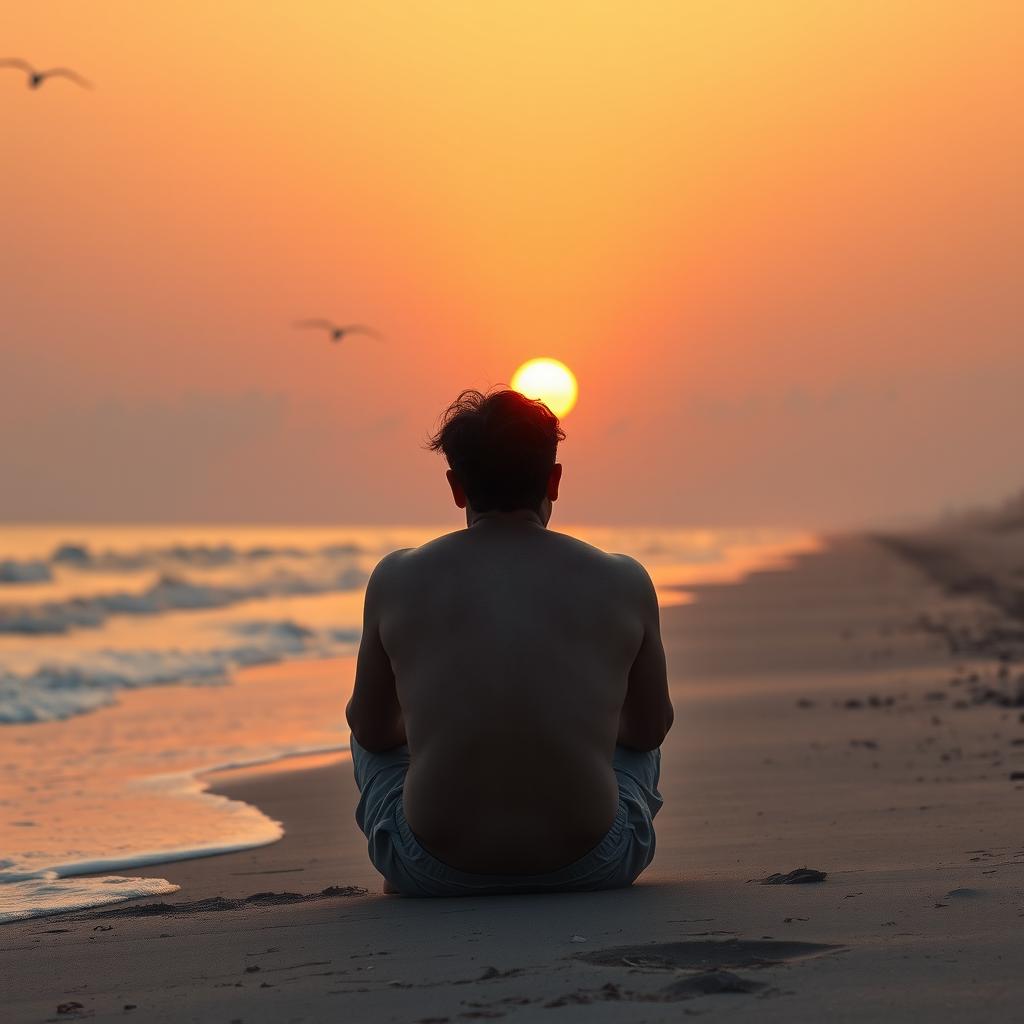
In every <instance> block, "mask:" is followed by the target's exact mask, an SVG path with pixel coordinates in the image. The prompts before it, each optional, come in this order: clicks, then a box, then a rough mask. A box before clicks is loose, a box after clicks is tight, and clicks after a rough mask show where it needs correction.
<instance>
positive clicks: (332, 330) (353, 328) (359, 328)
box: [294, 320, 384, 341]
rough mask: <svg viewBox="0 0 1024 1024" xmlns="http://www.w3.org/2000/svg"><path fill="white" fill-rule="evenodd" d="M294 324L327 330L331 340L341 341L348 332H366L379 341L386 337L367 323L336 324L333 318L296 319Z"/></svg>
mask: <svg viewBox="0 0 1024 1024" xmlns="http://www.w3.org/2000/svg"><path fill="white" fill-rule="evenodd" d="M294 326H295V327H298V328H300V329H305V328H308V327H312V328H315V329H316V330H318V331H327V333H328V334H330V336H331V341H341V339H342V338H344V337H345V335H346V334H365V335H367V336H368V337H370V338H376V339H377V340H378V341H381V340H383V337H384V336H383V335H382V334H381V333H380V332H379V331H375V330H374V329H373V328H372V327H367V326H366V325H365V324H336V323H334V322H333V321H331V320H296V321H295V324H294Z"/></svg>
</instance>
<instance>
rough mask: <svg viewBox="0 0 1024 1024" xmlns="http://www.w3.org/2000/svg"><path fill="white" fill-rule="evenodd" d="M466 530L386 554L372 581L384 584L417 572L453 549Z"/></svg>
mask: <svg viewBox="0 0 1024 1024" xmlns="http://www.w3.org/2000/svg"><path fill="white" fill-rule="evenodd" d="M465 532H466V531H465V530H459V531H455V532H454V533H446V534H443V535H442V536H440V537H435V538H434V539H433V540H428V541H427V542H426V543H424V544H421V545H420V546H419V547H415V548H398V549H396V550H395V551H391V552H389V553H388V554H386V555H385V556H384V557H383V558H382V559H381V560H380V561H379V562H378V563H377V565H376V567H375V568H374V570H373V572H372V573H371V574H370V579H371V580H376V581H378V582H384V581H386V580H389V579H394V578H396V577H402V576H405V575H406V574H408V573H410V572H415V571H416V570H417V567H418V566H419V565H422V564H423V563H425V562H429V561H430V560H431V558H432V557H433V556H435V555H439V554H443V553H444V551H445V550H447V549H448V548H450V547H451V545H452V543H453V541H454V538H457V537H458V536H459V534H461V533H465Z"/></svg>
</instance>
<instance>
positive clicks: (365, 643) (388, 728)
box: [345, 551, 406, 753]
mask: <svg viewBox="0 0 1024 1024" xmlns="http://www.w3.org/2000/svg"><path fill="white" fill-rule="evenodd" d="M403 553H404V552H401V551H395V552H392V554H390V555H388V556H386V557H385V558H384V559H382V560H381V562H380V563H379V564H378V566H377V568H376V569H374V570H373V573H372V574H371V575H370V579H369V580H368V581H367V584H366V597H365V599H364V604H363V634H362V638H361V639H360V641H359V656H358V658H357V659H356V680H355V685H354V687H353V689H352V699H351V700H350V701H349V702H348V707H347V708H346V709H345V717H346V718H347V719H348V724H349V728H350V729H351V730H352V735H353V736H354V737H355V738H356V742H357V743H358V744H359V745H360V746H361V747H365V748H366V749H367V750H369V751H371V752H372V753H380V752H382V751H385V750H392V749H393V748H395V747H400V746H401V745H402V744H403V743H405V742H406V738H405V721H404V720H403V718H402V707H401V705H400V704H399V703H398V692H397V690H396V688H395V674H394V672H393V671H392V669H391V659H390V658H389V657H388V653H387V651H386V650H385V649H384V643H383V641H382V640H381V636H380V620H381V613H382V611H383V608H384V605H385V603H386V600H387V593H388V591H389V590H390V589H391V579H392V577H393V575H394V571H395V568H396V564H397V562H398V560H399V559H400V557H401V556H402V554H403ZM392 592H393V591H392Z"/></svg>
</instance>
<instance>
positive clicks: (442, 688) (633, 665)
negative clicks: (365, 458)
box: [347, 390, 672, 896]
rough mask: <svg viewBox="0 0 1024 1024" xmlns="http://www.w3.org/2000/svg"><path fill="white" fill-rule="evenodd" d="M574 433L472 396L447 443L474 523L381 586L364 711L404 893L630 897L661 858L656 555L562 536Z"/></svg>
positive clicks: (392, 883) (384, 867)
mask: <svg viewBox="0 0 1024 1024" xmlns="http://www.w3.org/2000/svg"><path fill="white" fill-rule="evenodd" d="M564 437H565V435H564V433H563V432H562V430H561V427H560V426H559V423H558V420H557V419H556V418H555V416H554V415H552V413H551V412H550V411H549V410H548V409H547V407H546V406H545V405H543V404H542V403H540V402H534V401H530V400H529V399H526V398H524V397H523V396H522V395H520V394H518V393H517V392H515V391H507V390H501V391H496V392H493V393H491V394H488V395H484V394H481V393H480V392H478V391H464V392H463V393H462V394H461V395H460V396H459V398H458V399H457V400H456V401H455V402H454V403H453V404H452V406H451V407H450V408H449V409H448V410H447V412H446V413H445V415H444V417H443V420H442V425H441V428H440V430H439V431H438V433H437V434H436V436H435V437H434V438H433V439H432V441H431V444H430V447H431V448H432V449H433V450H435V451H441V452H443V453H444V455H445V457H446V458H447V461H448V465H449V467H450V468H449V470H448V483H449V485H450V487H451V492H452V497H453V498H454V499H455V504H456V505H457V506H458V507H459V508H464V509H465V510H466V524H467V528H466V529H465V530H459V531H458V532H456V533H451V534H448V535H446V536H444V537H439V538H438V539H437V540H433V541H431V542H430V543H428V544H424V545H423V546H422V547H419V548H412V549H407V550H403V551H395V552H393V553H392V554H390V555H388V556H387V557H386V558H385V559H384V560H383V561H382V562H381V563H380V564H379V565H378V566H377V568H376V569H375V570H374V572H373V575H372V576H371V577H370V580H369V583H368V584H367V587H366V607H365V615H364V624H363V635H362V642H361V644H360V648H359V658H358V662H357V666H356V680H355V689H354V691H353V694H352V700H351V701H350V702H349V705H348V710H347V714H348V722H349V725H350V726H351V729H352V760H353V764H354V767H355V775H356V782H357V784H358V786H359V790H360V800H359V806H358V808H357V811H356V820H357V821H358V823H359V826H360V827H361V828H362V830H363V831H364V832H365V833H366V836H367V838H368V840H369V850H370V859H371V861H372V862H373V864H374V866H375V867H376V868H377V870H378V871H380V873H381V874H382V875H383V876H384V879H385V883H386V885H385V889H386V891H397V892H400V893H402V894H404V895H408V896H453V895H478V894H483V893H507V892H544V891H565V890H584V889H610V888H616V887H619V886H626V885H630V884H631V883H632V882H633V880H634V879H635V878H636V877H637V876H638V875H639V874H640V872H641V871H643V869H644V868H645V867H647V865H648V864H649V863H650V862H651V859H652V858H653V856H654V828H653V818H654V815H655V814H657V812H658V810H659V809H660V807H661V796H660V794H659V793H658V788H657V786H658V771H659V764H660V751H659V747H660V745H661V742H662V740H663V739H664V738H665V734H666V733H667V732H668V730H669V728H670V727H671V725H672V704H671V702H670V700H669V694H668V682H667V679H666V672H665V653H664V649H663V647H662V643H661V634H660V630H659V622H658V603H657V600H656V597H655V593H654V587H653V586H652V584H651V581H650V578H649V577H648V575H647V573H646V571H645V570H644V569H643V567H642V566H641V565H640V564H639V563H638V562H635V561H634V560H633V559H631V558H628V557H627V556H625V555H610V554H605V553H604V552H603V551H599V550H598V549H597V548H594V547H591V546H590V545H588V544H584V543H582V542H581V541H578V540H575V539H574V538H572V537H569V536H566V535H564V534H558V533H554V532H551V531H549V530H548V529H547V524H548V520H549V519H550V517H551V506H552V503H553V502H554V501H555V500H556V499H557V498H558V489H559V484H560V481H561V477H562V467H561V466H560V465H559V464H558V463H557V462H556V461H555V455H556V449H557V446H558V442H559V441H560V440H562V439H563V438H564Z"/></svg>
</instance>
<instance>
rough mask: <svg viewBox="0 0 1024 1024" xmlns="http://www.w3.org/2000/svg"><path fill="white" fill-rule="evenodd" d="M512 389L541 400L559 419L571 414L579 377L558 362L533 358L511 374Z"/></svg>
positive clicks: (576, 396) (577, 395)
mask: <svg viewBox="0 0 1024 1024" xmlns="http://www.w3.org/2000/svg"><path fill="white" fill-rule="evenodd" d="M512 387H513V389H514V390H516V391H518V392H519V393H520V394H521V395H526V397H527V398H539V399H540V400H541V401H542V402H543V403H544V404H545V405H546V406H547V407H548V408H549V409H550V410H551V411H552V412H553V413H554V414H555V415H556V416H558V417H562V416H565V415H566V413H568V412H571V411H572V407H573V406H574V405H575V404H576V399H577V398H578V397H579V386H578V385H577V383H576V376H575V375H574V374H573V372H572V370H570V369H569V367H568V366H566V365H565V363H562V362H559V361H558V360H557V359H549V358H546V357H544V358H540V359H531V360H529V362H526V363H523V365H522V366H520V367H519V369H518V370H516V372H515V373H514V374H513V375H512Z"/></svg>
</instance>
